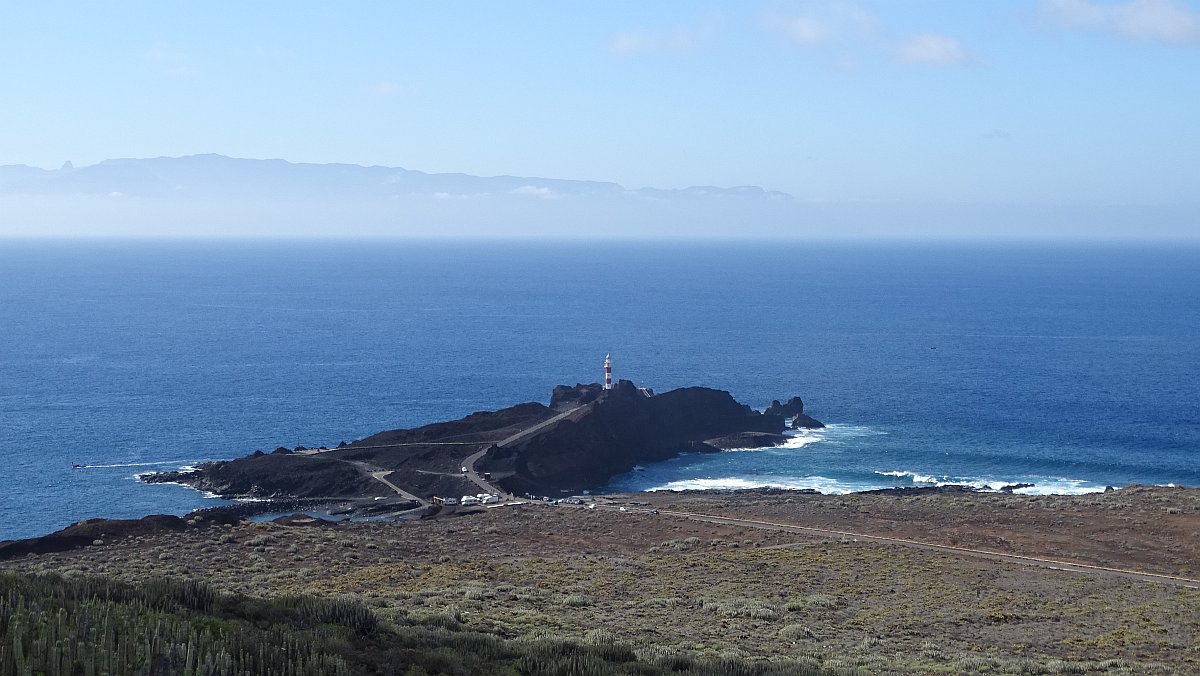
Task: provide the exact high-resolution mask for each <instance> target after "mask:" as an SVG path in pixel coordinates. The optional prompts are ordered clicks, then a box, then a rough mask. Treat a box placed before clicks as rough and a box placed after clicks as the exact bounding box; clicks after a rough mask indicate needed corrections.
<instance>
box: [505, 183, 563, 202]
mask: <svg viewBox="0 0 1200 676" xmlns="http://www.w3.org/2000/svg"><path fill="white" fill-rule="evenodd" d="M512 194H514V195H522V196H524V197H536V198H538V199H543V200H556V199H558V198H559V197H562V195H559V194H558V193H557V192H555V191H554V190H552V189H550V188H547V187H545V186H536V185H523V186H521V187H519V188H514V189H513V190H512Z"/></svg>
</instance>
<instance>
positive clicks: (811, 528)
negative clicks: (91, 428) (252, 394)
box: [0, 486, 1200, 674]
mask: <svg viewBox="0 0 1200 676" xmlns="http://www.w3.org/2000/svg"><path fill="white" fill-rule="evenodd" d="M595 504H596V507H595V508H592V509H588V508H584V507H581V506H573V505H559V506H554V505H550V504H547V503H543V502H538V503H525V504H507V505H500V506H497V507H494V508H490V509H484V508H474V509H470V510H457V511H455V510H447V511H444V512H442V513H441V514H439V515H437V516H436V517H434V518H426V519H412V520H407V521H397V522H331V521H325V520H320V519H315V518H312V517H306V516H295V517H291V518H284V519H281V520H278V521H276V522H252V521H246V520H241V521H237V522H235V523H228V522H226V523H217V522H215V521H211V520H209V521H206V520H205V519H203V518H190V519H188V521H187V526H186V527H185V528H183V529H182V530H174V531H145V532H132V533H131V534H127V535H124V536H121V535H118V536H115V537H111V538H107V539H105V538H98V539H97V540H96V541H95V542H94V543H93V545H92V546H88V547H84V548H81V549H75V550H71V551H63V552H52V553H44V554H30V555H27V556H22V557H15V558H11V559H9V560H6V561H2V562H0V571H12V572H20V573H25V574H42V573H58V574H62V575H66V576H69V577H84V576H102V577H105V578H111V579H116V580H123V581H128V582H132V583H143V582H145V581H147V580H149V579H152V578H157V577H161V576H169V577H172V578H177V579H194V580H199V581H204V582H206V583H207V584H209V585H211V586H213V587H215V588H216V589H218V590H219V591H223V592H228V593H237V594H243V595H249V596H255V597H280V596H286V595H293V594H307V595H314V596H317V597H324V598H336V599H347V598H349V599H356V600H359V601H361V602H363V603H365V604H366V605H367V606H368V607H370V608H371V610H372V612H373V613H374V614H375V615H376V616H378V617H379V618H380V620H382V621H383V622H385V623H393V624H395V625H397V626H399V625H403V624H405V623H411V622H414V621H421V622H437V623H441V624H444V625H446V626H453V627H456V628H460V629H463V630H470V631H474V632H480V633H484V634H489V635H494V636H496V637H499V638H501V639H504V640H512V641H528V640H540V639H548V638H554V639H561V640H571V641H579V642H584V643H586V642H588V641H600V640H602V641H605V642H614V641H615V642H620V643H622V644H627V645H629V646H631V647H632V648H633V650H634V652H635V653H636V655H637V656H638V658H639V659H640V660H650V659H654V658H656V657H659V658H661V657H662V656H664V655H681V656H687V657H689V658H695V659H720V660H727V661H728V660H732V661H734V662H738V663H745V664H754V663H762V662H769V661H779V660H799V662H794V663H803V664H806V665H810V666H811V668H812V669H813V670H815V671H814V673H864V674H876V673H885V674H886V673H896V674H899V673H930V674H938V673H1047V674H1051V673H1124V674H1144V673H1163V674H1174V673H1179V674H1188V673H1196V672H1197V671H1200V642H1198V639H1197V636H1198V635H1200V549H1198V548H1200V545H1198V543H1200V490H1197V489H1185V488H1168V487H1153V488H1151V487H1137V486H1132V487H1127V488H1124V489H1120V490H1113V491H1109V492H1106V493H1097V494H1090V495H1083V496H1024V495H1011V494H1003V493H979V492H970V491H961V492H957V491H939V490H928V491H890V492H883V493H877V494H851V495H818V494H809V493H798V492H786V491H743V492H724V493H722V492H688V493H669V492H659V493H643V494H628V495H614V496H606V497H603V498H598V499H597V500H596V503H595ZM801 529H807V530H801ZM874 538H879V539H874ZM886 538H892V539H891V540H887V539H886ZM955 548H957V549H955ZM968 550H972V551H968ZM989 552H990V553H993V554H996V556H989V555H987V553H989ZM1067 564H1080V565H1082V566H1092V567H1090V568H1072V567H1070V566H1069V565H1067ZM1130 572H1134V573H1147V574H1150V575H1147V576H1138V575H1131V574H1130ZM622 673H624V672H622ZM628 673H638V672H636V671H630V672H628ZM731 673H732V672H731ZM746 673H750V672H746Z"/></svg>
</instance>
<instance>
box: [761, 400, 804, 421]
mask: <svg viewBox="0 0 1200 676" xmlns="http://www.w3.org/2000/svg"><path fill="white" fill-rule="evenodd" d="M763 413H764V414H765V415H778V416H783V417H784V418H792V417H795V416H797V415H800V414H802V413H804V400H803V399H801V398H800V397H792V398H791V399H788V401H787V403H786V404H781V403H779V400H778V399H775V400H773V401H772V402H771V405H770V406H768V407H767V410H766V411H763Z"/></svg>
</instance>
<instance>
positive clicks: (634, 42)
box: [609, 15, 720, 55]
mask: <svg viewBox="0 0 1200 676" xmlns="http://www.w3.org/2000/svg"><path fill="white" fill-rule="evenodd" d="M719 24H720V17H718V16H716V15H713V16H710V17H707V18H706V19H704V20H703V21H701V22H700V23H696V24H680V25H677V26H671V27H668V28H660V29H650V28H633V29H629V30H625V31H621V32H620V33H617V34H616V35H614V36H613V38H612V40H611V42H610V43H609V51H611V52H612V53H614V54H620V55H630V54H640V53H645V52H685V51H690V50H693V49H697V48H699V47H702V46H703V45H705V44H707V43H708V42H710V41H712V39H713V38H714V37H715V36H716V34H717V31H718V27H719Z"/></svg>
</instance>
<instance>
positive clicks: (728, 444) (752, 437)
mask: <svg viewBox="0 0 1200 676" xmlns="http://www.w3.org/2000/svg"><path fill="white" fill-rule="evenodd" d="M785 441H787V437H786V436H784V435H782V434H771V433H770V432H738V433H737V434H730V435H729V436H724V437H720V438H718V439H706V440H705V441H704V443H706V444H708V445H709V446H712V447H713V448H717V449H720V450H722V451H728V450H730V449H734V448H767V447H770V446H778V445H780V444H782V443H783V442H785Z"/></svg>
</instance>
